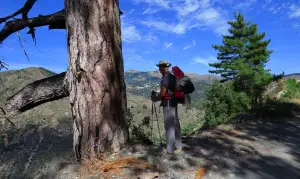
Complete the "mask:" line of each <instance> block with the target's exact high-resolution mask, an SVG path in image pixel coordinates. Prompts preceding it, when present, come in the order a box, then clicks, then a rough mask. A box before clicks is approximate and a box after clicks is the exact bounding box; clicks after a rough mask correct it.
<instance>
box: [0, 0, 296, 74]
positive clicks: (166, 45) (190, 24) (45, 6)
mask: <svg viewBox="0 0 300 179" xmlns="http://www.w3.org/2000/svg"><path fill="white" fill-rule="evenodd" d="M24 2H25V0H10V1H4V2H2V4H1V7H0V17H2V16H5V15H8V14H11V13H12V12H14V11H15V10H17V9H18V8H19V7H21V6H22V5H23V4H24ZM63 5H64V2H63V0H51V1H49V0H38V1H37V3H36V4H35V6H34V8H33V9H32V11H31V12H30V14H29V16H31V17H32V16H36V15H38V14H42V15H46V14H49V13H53V12H56V11H59V10H61V9H62V8H63ZM120 8H121V10H122V11H123V12H124V14H123V15H122V16H121V22H122V39H123V57H124V63H125V70H129V69H134V70H141V71H148V70H156V69H157V68H156V66H155V64H156V63H157V62H158V61H159V60H161V59H167V60H169V61H170V62H171V63H172V64H173V65H178V66H179V67H181V69H183V70H184V71H186V72H194V73H198V74H208V70H209V66H208V65H207V63H209V62H213V61H215V60H216V54H217V51H215V50H214V49H213V48H212V44H221V42H222V34H227V29H228V27H229V26H228V24H227V21H228V20H233V11H234V10H236V11H237V12H242V13H243V15H244V16H245V19H246V20H247V21H249V20H251V21H252V22H253V23H256V24H258V28H259V32H266V33H267V36H266V39H271V43H270V45H269V49H272V50H274V53H273V54H272V55H271V58H270V62H269V63H268V64H267V68H269V69H271V71H272V73H276V74H278V73H281V72H282V71H284V72H285V73H286V74H290V73H296V72H300V65H299V59H300V1H299V0H285V1H283V0H282V1H281V0H120ZM2 27H3V24H2V25H1V26H0V28H1V29H2ZM26 30H27V29H26ZM26 30H24V31H21V32H20V34H21V38H22V39H25V41H22V43H23V46H24V48H25V50H26V51H27V53H28V56H29V58H30V62H29V61H28V60H27V58H26V57H25V55H24V53H23V51H22V48H21V46H20V43H19V40H18V35H17V34H12V35H11V36H10V37H9V38H8V39H7V40H5V41H4V42H3V44H2V45H0V56H3V57H4V58H5V62H6V63H7V64H8V65H9V69H20V68H25V67H29V66H35V67H36V66H41V67H45V68H47V69H49V70H52V71H55V72H62V71H64V70H66V69H67V67H68V59H67V58H68V56H67V47H66V45H67V43H66V32H65V31H64V30H50V31H49V30H48V29H47V27H41V28H37V30H36V36H37V48H36V47H35V46H34V43H33V41H32V39H31V38H30V36H29V35H27V34H26V32H27V31H26Z"/></svg>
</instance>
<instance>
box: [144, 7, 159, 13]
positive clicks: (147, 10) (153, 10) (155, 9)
mask: <svg viewBox="0 0 300 179" xmlns="http://www.w3.org/2000/svg"><path fill="white" fill-rule="evenodd" d="M159 11H161V9H158V8H147V9H146V10H144V11H143V14H155V13H157V12H159Z"/></svg>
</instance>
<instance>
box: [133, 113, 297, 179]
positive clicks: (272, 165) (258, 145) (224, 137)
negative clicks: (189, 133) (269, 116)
mask: <svg viewBox="0 0 300 179" xmlns="http://www.w3.org/2000/svg"><path fill="white" fill-rule="evenodd" d="M299 149H300V120H299V119H295V120H291V121H288V122H277V123H275V124H274V123H269V122H249V123H247V124H240V125H237V126H236V127H235V129H234V130H222V129H214V130H210V131H205V132H202V133H201V135H199V136H193V137H189V138H184V154H182V155H177V156H173V157H170V156H167V155H166V154H164V153H163V152H162V151H161V149H160V148H158V147H157V148H156V149H152V150H150V149H148V152H144V155H143V154H141V151H147V150H146V149H144V150H143V149H139V150H138V151H139V153H140V154H139V155H140V156H141V158H144V159H147V160H148V161H149V162H151V163H153V164H155V165H158V168H160V169H162V170H164V171H165V173H164V174H161V177H160V178H180V179H185V178H187V179H191V178H195V174H196V173H197V171H199V170H203V171H205V175H204V177H203V179H221V178H223V179H225V178H233V179H248V178H249V179H250V178H251V179H254V178H255V179H260V178H261V179H275V178H276V179H277V178H280V179H283V178H287V179H299V178H300V150H299Z"/></svg>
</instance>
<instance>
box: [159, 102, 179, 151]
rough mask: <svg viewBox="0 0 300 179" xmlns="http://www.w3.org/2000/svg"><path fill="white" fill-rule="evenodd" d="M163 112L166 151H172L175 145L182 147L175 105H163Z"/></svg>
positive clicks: (177, 147)
mask: <svg viewBox="0 0 300 179" xmlns="http://www.w3.org/2000/svg"><path fill="white" fill-rule="evenodd" d="M163 113H164V124H165V132H166V144H167V152H168V153H174V150H175V147H176V149H182V139H181V128H180V123H179V119H178V111H177V107H171V106H164V107H163Z"/></svg>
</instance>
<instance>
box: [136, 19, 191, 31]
mask: <svg viewBox="0 0 300 179" xmlns="http://www.w3.org/2000/svg"><path fill="white" fill-rule="evenodd" d="M140 23H141V24H143V25H145V26H148V27H152V28H155V29H157V30H162V31H165V32H171V33H175V34H184V33H185V32H186V30H187V25H186V24H184V23H179V24H167V23H166V22H164V21H142V22H140Z"/></svg>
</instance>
